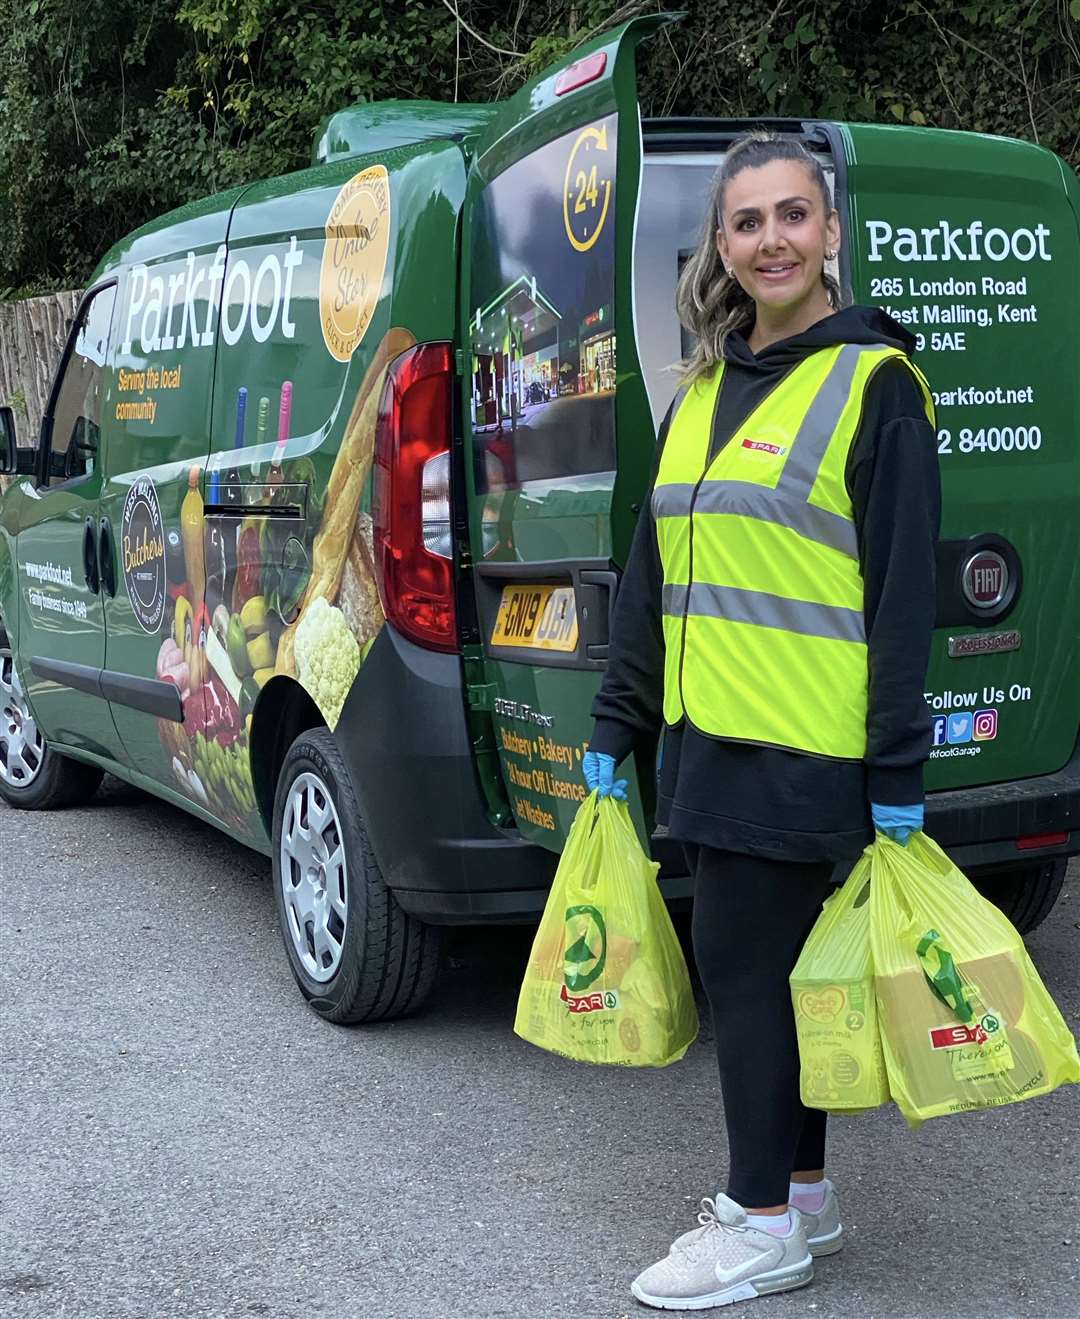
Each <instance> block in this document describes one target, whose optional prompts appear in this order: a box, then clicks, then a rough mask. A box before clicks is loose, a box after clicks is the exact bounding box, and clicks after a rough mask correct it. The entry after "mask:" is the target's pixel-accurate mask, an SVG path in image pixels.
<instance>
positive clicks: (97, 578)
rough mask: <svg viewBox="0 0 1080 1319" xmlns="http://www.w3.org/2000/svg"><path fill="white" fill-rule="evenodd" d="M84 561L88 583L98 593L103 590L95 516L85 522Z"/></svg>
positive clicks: (84, 570)
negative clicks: (99, 569) (99, 570)
mask: <svg viewBox="0 0 1080 1319" xmlns="http://www.w3.org/2000/svg"><path fill="white" fill-rule="evenodd" d="M82 561H83V573H84V574H85V576H86V584H87V586H88V587H89V588H90V590H91V591H93V593H94V594H95V595H97V593H98V592H99V591H100V590H101V575H100V574H99V572H98V556H97V535H96V532H95V530H94V519H93V518H87V519H86V522H85V523H84V524H83V542H82Z"/></svg>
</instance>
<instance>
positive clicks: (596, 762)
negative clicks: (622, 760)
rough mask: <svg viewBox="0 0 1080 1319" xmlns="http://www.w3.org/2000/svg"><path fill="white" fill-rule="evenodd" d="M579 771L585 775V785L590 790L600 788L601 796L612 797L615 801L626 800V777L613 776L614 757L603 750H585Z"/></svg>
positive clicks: (593, 790)
mask: <svg viewBox="0 0 1080 1319" xmlns="http://www.w3.org/2000/svg"><path fill="white" fill-rule="evenodd" d="M581 771H582V773H583V774H584V775H585V785H586V787H587V788H588V789H589V791H590V792H595V791H596V790H597V788H599V789H600V796H601V797H614V798H615V800H616V801H625V800H626V779H617V778H616V777H615V757H614V756H608V755H605V754H604V752H603V751H586V752H585V757H584V759H583V760H582V762H581Z"/></svg>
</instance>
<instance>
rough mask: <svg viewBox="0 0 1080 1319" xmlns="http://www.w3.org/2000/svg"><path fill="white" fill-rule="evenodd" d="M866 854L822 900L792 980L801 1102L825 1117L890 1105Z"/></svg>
mask: <svg viewBox="0 0 1080 1319" xmlns="http://www.w3.org/2000/svg"><path fill="white" fill-rule="evenodd" d="M872 853H873V848H872V847H868V848H867V849H866V851H865V852H864V853H863V854H862V856H861V857H860V858H859V859H858V861H857V862H856V863H855V867H854V869H853V870H852V872H851V874H850V875H849V876H848V878H847V881H846V882H845V883H844V885H843V886H842V887H841V888H839V889H837V891H836V892H835V893H833V894H832V896H831V897H829V898H827V899H826V901H825V905H824V906H823V907H822V909H821V915H820V916H819V917H818V919H817V922H816V923H815V925H814V928H813V929H812V930H811V932H810V937H809V938H808V939H807V941H806V943H805V944H804V945H803V950H802V952H801V953H800V955H799V960H798V961H797V962H796V963H795V969H794V970H793V971H792V973H791V1001H792V1006H793V1007H794V1009H795V1028H796V1031H797V1032H798V1037H799V1061H800V1082H799V1089H800V1092H801V1094H802V1101H803V1103H804V1104H806V1105H807V1107H808V1108H823V1109H825V1110H826V1111H827V1112H830V1113H851V1112H860V1111H862V1110H864V1109H867V1108H876V1107H877V1106H878V1105H879V1104H885V1103H888V1101H889V1083H888V1080H887V1078H886V1075H885V1060H884V1058H883V1057H882V1052H881V1038H880V1035H879V1033H878V1023H877V1005H876V1003H875V1001H874V975H873V968H872V965H871V960H870V867H871V856H872Z"/></svg>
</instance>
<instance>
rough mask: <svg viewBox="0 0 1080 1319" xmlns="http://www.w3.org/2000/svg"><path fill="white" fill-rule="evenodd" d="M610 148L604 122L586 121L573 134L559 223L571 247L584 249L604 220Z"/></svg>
mask: <svg viewBox="0 0 1080 1319" xmlns="http://www.w3.org/2000/svg"><path fill="white" fill-rule="evenodd" d="M614 155H615V152H614V149H613V148H609V147H608V132H607V124H590V125H589V127H588V128H583V129H582V130H581V132H580V133H579V134H578V135H577V138H576V139H575V141H574V145H573V147H572V148H571V151H570V159H569V160H568V161H567V162H566V178H565V180H564V181H563V222H564V223H565V225H566V236H567V238H569V239H570V243H571V246H572V247H573V248H574V249H575V250H576V251H578V252H587V251H588V250H589V248H590V247H592V245H593V243H595V242H596V240H597V239H598V238H599V237H600V231H601V230H602V229H603V227H604V223H605V221H606V220H607V215H608V207H609V206H610V205H611V193H612V189H613V186H614V184H613V180H612V175H613V174H614V172H615V161H614Z"/></svg>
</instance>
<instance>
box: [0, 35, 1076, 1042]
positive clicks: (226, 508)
mask: <svg viewBox="0 0 1080 1319" xmlns="http://www.w3.org/2000/svg"><path fill="white" fill-rule="evenodd" d="M665 21H666V20H665V19H664V18H660V17H649V18H640V19H636V20H634V21H632V22H631V23H629V24H626V25H625V26H623V27H621V28H619V29H617V30H614V31H612V32H609V33H606V34H604V35H602V36H600V37H598V38H596V39H595V40H593V41H592V42H591V43H589V44H588V45H585V46H582V47H581V48H579V49H578V50H577V51H575V52H574V55H573V56H572V57H571V58H570V59H567V60H566V61H565V62H564V63H563V64H561V65H559V66H557V67H553V68H551V69H549V70H547V71H546V72H544V73H543V74H541V75H540V76H539V77H537V78H536V79H535V80H534V81H533V82H531V83H530V84H529V85H527V86H526V87H524V88H523V89H522V90H521V91H519V92H518V93H517V94H516V95H514V96H513V97H512V98H510V99H509V100H507V101H505V102H502V103H498V104H491V105H455V104H446V105H440V104H433V103H428V102H422V101H398V102H387V103H375V104H368V105H361V106H356V107H353V108H351V109H345V110H342V111H341V112H340V113H338V114H335V115H333V116H332V117H331V118H330V119H329V120H328V121H327V122H326V123H325V124H324V125H323V126H322V128H321V130H320V132H319V134H318V137H317V140H316V145H315V151H314V161H313V164H312V165H311V167H310V168H308V169H305V170H303V171H301V172H299V173H294V174H290V175H286V176H284V177H281V178H275V179H269V180H266V181H263V182H256V183H252V184H250V185H248V186H246V187H239V188H236V189H234V190H233V191H231V192H228V193H224V194H221V195H218V196H215V197H211V198H209V199H207V200H205V201H199V202H195V203H193V204H191V205H189V206H186V207H183V208H182V209H180V210H178V211H175V212H173V213H172V214H170V215H167V216H165V217H163V218H162V219H160V220H158V221H155V222H154V223H152V224H149V225H147V226H145V227H144V228H142V229H140V230H138V231H137V232H135V233H134V234H132V235H131V236H130V237H128V238H126V239H125V240H124V241H122V242H121V243H119V244H118V245H117V246H116V247H115V248H113V250H112V251H110V252H109V253H108V254H107V255H106V256H105V258H104V260H103V261H102V262H101V265H100V266H99V268H98V270H97V272H96V273H95V275H94V277H93V280H92V281H91V284H90V286H89V288H88V289H87V291H86V294H85V296H84V297H83V300H82V303H81V306H80V308H79V310H78V313H77V316H76V318H75V321H74V323H73V325H72V328H71V334H70V340H69V342H68V344H67V348H66V351H65V353H64V357H63V360H62V364H61V366H60V369H59V372H58V374H57V377H56V380H55V383H54V385H53V389H52V395H51V399H50V402H49V404H48V408H47V414H46V416H45V419H44V422H43V425H42V427H41V432H40V435H39V436H38V437H37V440H36V443H33V444H30V443H28V440H29V437H25V436H24V437H18V436H16V434H15V425H14V418H13V416H12V413H11V411H10V410H9V409H5V410H4V412H3V414H2V418H3V450H2V459H3V462H2V467H3V470H4V471H5V472H6V473H7V477H6V478H5V481H4V484H5V485H6V487H7V488H6V492H5V493H4V494H3V496H2V499H0V795H2V796H3V798H4V799H5V800H6V802H7V803H8V804H9V805H10V806H14V807H20V808H25V809H42V808H48V807H57V806H60V805H63V804H68V803H75V802H78V801H80V800H85V799H86V798H87V797H88V796H89V794H91V793H93V792H94V791H95V789H96V787H97V785H98V783H99V781H100V779H101V776H102V774H103V772H105V771H108V772H110V773H112V774H116V775H119V776H120V777H121V778H122V779H125V780H127V781H128V782H130V783H132V784H136V785H138V786H139V787H141V788H144V789H146V790H148V791H149V792H151V793H154V794H156V795H157V796H159V797H161V798H163V799H165V800H167V801H169V802H171V803H173V804H174V805H176V806H179V807H181V808H183V809H184V810H186V811H189V812H191V813H192V814H194V815H195V816H198V817H199V818H200V819H202V820H204V821H206V822H209V823H211V824H213V825H216V826H217V827H219V828H220V829H222V830H224V831H226V832H227V833H228V834H230V835H231V836H232V837H234V838H236V839H237V840H239V841H241V842H243V843H245V844H247V845H248V846H250V847H252V848H255V849H257V850H259V851H261V852H263V853H265V854H268V855H269V856H270V857H271V858H272V863H273V875H274V892H275V895H276V902H277V907H278V912H279V915H280V921H281V928H282V934H283V939H284V945H285V949H286V952H287V955H288V958H289V962H290V965H291V969H292V971H293V974H294V975H295V978H296V980H297V982H298V984H299V986H300V988H301V990H302V992H303V994H304V995H305V997H306V998H307V1000H308V1001H309V1002H310V1003H311V1004H312V1005H313V1007H314V1008H315V1009H316V1010H317V1011H318V1012H320V1013H321V1014H323V1015H325V1016H326V1017H327V1018H329V1019H331V1020H333V1021H338V1022H358V1021H371V1020H377V1019H386V1018H391V1017H394V1016H399V1015H401V1014H403V1013H405V1012H408V1011H410V1010H413V1009H415V1008H416V1007H418V1006H419V1004H420V1003H421V1002H422V1001H423V1000H424V998H425V996H426V995H427V993H428V992H429V990H430V988H431V986H432V983H433V980H434V978H435V972H436V968H437V963H438V952H439V944H440V938H439V936H440V927H442V926H446V925H447V924H450V923H454V922H459V923H462V922H474V923H477V922H495V921H511V920H518V921H522V920H529V919H535V917H536V916H537V914H538V913H539V912H540V911H541V909H542V907H543V903H544V899H545V896H546V892H547V889H548V886H549V884H550V881H551V877H552V874H553V871H554V867H555V864H556V860H557V856H558V853H559V850H560V848H561V845H562V843H563V840H564V839H565V837H566V833H567V830H568V827H569V825H570V822H571V820H572V818H573V816H574V813H575V811H576V809H577V806H578V803H579V801H580V800H581V798H582V797H583V795H584V792H585V789H584V785H583V782H582V777H581V758H582V754H583V751H584V749H585V746H586V742H587V739H588V736H589V732H590V727H591V721H590V717H589V708H590V704H591V701H592V698H593V695H594V693H595V691H596V688H597V685H598V683H599V680H600V677H601V674H602V672H603V669H604V665H605V657H606V654H607V650H606V647H607V639H608V625H609V619H610V617H611V611H612V608H613V605H614V602H615V599H616V594H617V591H618V586H619V574H620V565H621V564H623V563H624V562H625V559H626V555H627V551H628V547H629V543H630V538H631V535H632V532H633V529H634V524H635V519H636V516H637V514H638V512H639V510H640V501H641V499H642V495H643V491H644V489H645V487H646V485H647V481H648V475H649V470H650V465H651V462H652V458H653V453H654V448H655V441H656V427H657V424H658V422H659V419H660V418H661V417H662V415H663V413H664V411H665V409H666V407H667V405H668V403H669V401H670V398H671V396H672V394H673V393H674V390H675V388H676V377H675V375H674V374H673V371H672V366H673V364H675V363H678V361H679V360H680V358H681V357H682V356H683V354H684V353H685V352H686V350H687V343H686V340H685V337H684V335H683V333H682V332H681V330H680V326H679V323H678V321H677V319H676V317H675V313H674V307H673V292H674V288H675V282H676V279H677V277H678V274H679V270H680V266H681V263H682V262H683V261H684V260H685V258H686V256H687V254H688V252H689V251H690V249H691V248H692V247H693V245H694V242H695V239H696V237H697V234H698V232H699V226H700V224H701V219H702V216H703V214H704V204H705V197H706V193H707V189H708V185H709V181H710V178H711V176H712V174H713V172H714V171H715V169H716V167H717V165H718V163H719V162H720V161H721V160H722V159H723V156H724V152H725V150H726V149H727V147H728V145H729V144H730V143H731V141H732V140H733V139H734V138H735V137H737V136H739V135H741V134H742V133H743V132H745V131H746V129H747V128H748V127H750V126H751V125H750V124H748V123H746V122H732V121H728V120H717V119H709V118H706V117H702V118H694V119H662V120H648V119H645V120H642V119H641V117H640V113H639V108H638V102H637V91H636V79H635V59H637V58H645V57H646V56H647V46H646V47H642V48H641V49H640V50H639V46H640V43H641V42H642V39H644V38H647V37H649V36H650V35H651V34H653V33H655V32H656V30H657V29H658V27H660V26H661V25H662V24H663V22H665ZM772 126H773V127H774V128H775V129H776V130H777V131H779V132H782V133H789V134H792V135H793V136H796V137H798V138H799V139H800V140H801V141H803V142H804V143H806V144H807V146H808V147H809V148H810V149H811V150H812V151H814V152H815V153H817V154H818V156H819V157H820V159H821V162H822V164H823V166H824V167H825V170H826V173H827V177H828V179H829V180H830V186H831V187H832V188H833V191H834V195H835V200H836V205H837V207H838V209H839V212H840V215H841V219H842V224H843V229H844V240H843V244H842V248H841V252H840V256H839V264H838V266H837V269H836V274H837V277H838V278H839V280H840V282H841V285H842V287H843V289H844V291H845V293H846V294H847V295H848V296H849V297H850V298H852V299H854V300H856V301H859V302H864V303H876V304H879V305H881V306H884V307H886V308H887V309H888V310H889V311H890V312H891V313H892V315H894V316H895V317H896V318H897V319H898V320H900V321H902V322H903V323H904V324H905V325H907V326H908V327H909V328H910V329H911V331H912V332H913V333H914V334H915V335H916V336H917V340H918V361H919V363H920V365H921V366H922V368H923V369H924V371H925V372H926V374H927V376H928V377H929V379H930V381H931V383H932V385H933V388H934V391H935V397H936V401H937V412H938V423H939V426H940V430H939V432H938V448H939V453H940V462H941V472H942V480H943V485H944V494H945V506H944V526H943V540H942V544H941V549H940V561H939V599H938V628H937V632H936V635H935V640H934V647H933V658H932V663H931V666H930V671H929V674H928V676H927V680H926V698H927V702H928V704H929V706H930V709H931V712H932V716H933V723H934V737H933V743H934V745H933V750H932V752H931V760H930V763H929V765H928V767H927V788H928V800H927V821H928V824H927V827H928V829H929V831H930V832H931V833H932V834H933V835H934V836H935V837H936V838H937V839H938V840H939V842H940V843H941V844H942V845H943V846H944V847H945V848H947V850H948V851H949V852H950V854H951V855H952V856H953V858H954V859H955V860H956V861H957V862H958V863H959V864H960V865H961V866H962V867H963V868H964V869H965V870H966V871H967V872H968V873H969V874H971V875H972V876H973V877H974V879H975V881H976V882H977V883H979V884H980V886H981V887H982V888H983V890H984V891H985V892H986V893H988V894H989V895H990V896H991V897H993V898H994V899H995V900H996V901H998V902H999V903H1000V904H1001V905H1002V906H1003V907H1004V909H1005V910H1006V911H1007V912H1008V913H1009V914H1010V915H1011V916H1012V918H1013V920H1014V921H1015V922H1016V923H1017V924H1018V925H1019V926H1020V927H1021V928H1022V929H1027V928H1031V927H1032V926H1033V925H1034V924H1036V923H1037V922H1038V921H1039V920H1040V919H1041V918H1042V917H1043V916H1045V914H1046V913H1047V911H1048V910H1049V909H1050V908H1051V906H1052V904H1053V902H1054V899H1055V897H1056V895H1057V892H1058V890H1059V889H1060V886H1061V883H1062V878H1063V875H1064V870H1065V865H1066V859H1067V857H1068V856H1069V855H1070V854H1072V853H1074V852H1076V851H1078V850H1080V834H1078V833H1077V832H1076V826H1077V821H1078V811H1080V750H1078V745H1077V735H1078V729H1080V683H1078V681H1077V678H1078V663H1080V589H1078V588H1080V568H1078V563H1080V559H1078V555H1077V550H1076V544H1077V535H1078V531H1080V334H1078V332H1077V331H1078V328H1080V314H1078V296H1077V295H1078V293H1080V186H1078V182H1077V179H1076V177H1075V176H1074V175H1073V173H1072V172H1071V171H1070V170H1069V169H1068V168H1067V166H1066V165H1065V164H1064V163H1063V162H1062V161H1061V160H1060V159H1058V158H1057V157H1055V156H1054V155H1053V154H1051V153H1050V152H1047V151H1045V150H1041V149H1039V148H1037V147H1035V146H1032V145H1029V144H1027V143H1023V142H1018V141H1009V140H1003V139H996V138H991V137H985V136H978V135H973V134H962V133H952V132H943V131H935V130H928V129H918V128H908V127H904V126H889V127H882V126H869V125H859V124H845V123H830V122H820V121H816V120H805V121H782V122H775V123H773V125H772ZM636 771H637V772H636V781H635V784H634V787H633V798H632V809H633V812H634V815H635V818H636V821H637V823H638V826H639V828H640V829H641V831H642V833H643V836H647V835H648V833H649V832H650V831H651V832H652V842H653V847H654V851H655V855H656V857H657V859H659V860H660V861H661V863H662V871H661V884H662V887H663V889H664V892H665V894H666V896H668V897H669V898H672V899H675V898H678V897H680V896H685V895H686V894H687V893H688V891H689V886H688V880H687V877H686V876H685V874H684V873H683V867H682V864H681V853H680V850H679V849H678V848H677V847H675V846H674V845H672V844H671V843H670V842H669V841H666V840H665V839H664V837H663V836H661V834H659V833H657V831H655V830H651V821H652V805H653V793H654V787H655V778H654V770H653V764H652V763H651V762H650V761H649V759H648V757H645V758H644V759H642V760H639V762H638V764H637V766H636ZM0 827H2V826H0Z"/></svg>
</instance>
